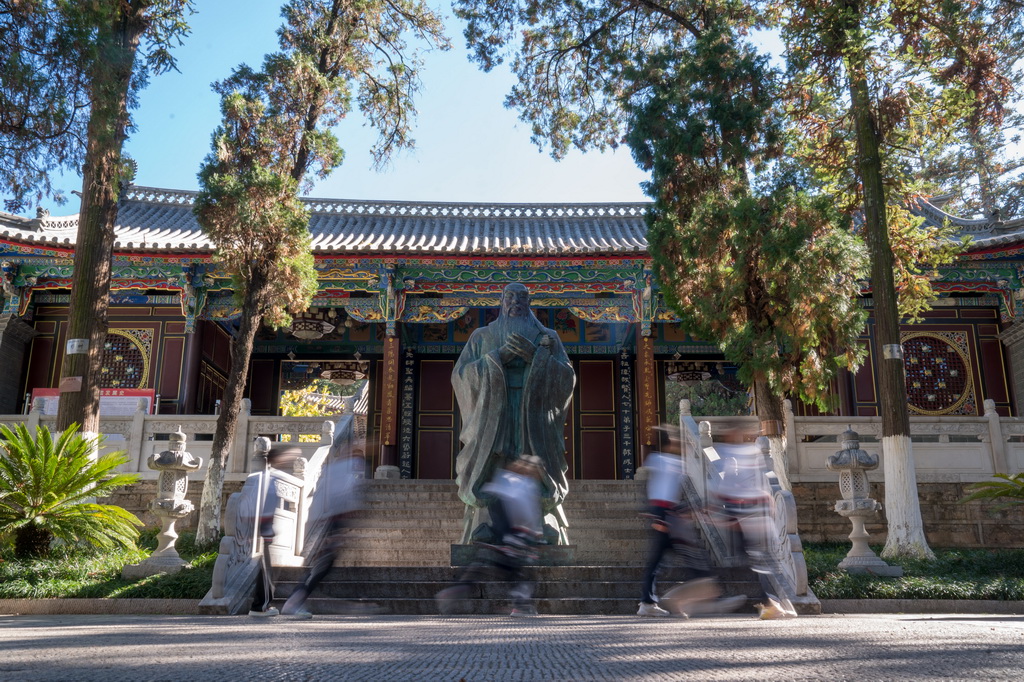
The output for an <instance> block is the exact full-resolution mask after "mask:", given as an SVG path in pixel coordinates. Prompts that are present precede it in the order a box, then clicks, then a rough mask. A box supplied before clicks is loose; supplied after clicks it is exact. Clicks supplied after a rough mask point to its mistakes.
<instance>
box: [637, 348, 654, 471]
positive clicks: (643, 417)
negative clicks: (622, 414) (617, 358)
mask: <svg viewBox="0 0 1024 682" xmlns="http://www.w3.org/2000/svg"><path fill="white" fill-rule="evenodd" d="M636 347H637V354H636V365H637V369H636V374H637V377H636V384H637V395H638V400H639V402H640V410H639V421H640V424H639V426H640V428H639V430H638V432H637V440H638V441H639V443H640V455H641V457H640V458H639V459H640V464H641V465H643V458H644V457H646V456H647V453H648V452H650V451H651V449H652V446H656V445H657V441H656V440H655V438H654V427H656V426H657V425H658V399H657V395H658V393H657V391H658V384H657V377H656V376H655V371H654V367H655V363H654V339H653V338H651V337H650V336H641V335H640V332H639V330H638V331H637V343H636Z"/></svg>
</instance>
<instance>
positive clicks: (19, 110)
mask: <svg viewBox="0 0 1024 682" xmlns="http://www.w3.org/2000/svg"><path fill="white" fill-rule="evenodd" d="M79 28H82V27H81V26H79V25H77V24H70V23H69V22H67V21H66V20H65V17H64V16H63V13H62V12H61V11H60V8H59V7H58V6H57V4H56V3H52V2H49V3H47V2H25V1H24V0H0V190H2V191H3V192H4V193H5V194H7V195H8V198H7V199H6V201H5V206H6V208H7V210H9V211H20V210H22V209H23V208H25V206H26V204H27V203H29V202H30V201H31V200H32V199H34V200H36V201H41V200H42V199H43V198H44V197H46V196H53V197H54V198H55V199H56V200H57V201H58V202H60V201H64V197H63V194H62V193H61V192H60V191H58V190H55V189H54V188H53V186H52V185H51V183H50V173H51V172H55V171H58V170H60V169H62V168H73V167H75V166H77V165H81V163H82V155H83V152H84V148H83V146H82V144H81V140H83V139H84V138H85V135H86V129H85V127H86V122H87V120H88V113H89V87H88V86H89V83H88V79H87V73H86V71H87V69H86V66H85V63H84V62H85V55H84V54H82V52H81V51H79V50H76V49H71V48H70V45H75V44H77V43H78V42H79V41H77V40H67V39H66V38H65V36H66V35H67V34H68V33H70V32H72V31H75V30H76V29H79Z"/></svg>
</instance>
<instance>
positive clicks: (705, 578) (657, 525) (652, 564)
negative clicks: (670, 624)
mask: <svg viewBox="0 0 1024 682" xmlns="http://www.w3.org/2000/svg"><path fill="white" fill-rule="evenodd" d="M657 430H658V433H659V435H660V437H661V439H662V445H661V450H660V451H658V452H652V453H651V454H649V455H648V456H647V458H646V459H645V460H644V469H646V470H647V473H648V477H647V511H646V513H645V514H644V516H645V517H646V518H648V519H650V528H649V530H648V538H649V542H648V551H647V562H646V564H645V566H644V575H643V582H642V585H641V591H640V604H639V608H638V610H637V615H638V616H644V617H665V616H669V615H671V614H672V613H676V614H678V615H680V616H684V617H685V616H686V615H687V612H688V611H696V610H698V609H699V610H701V611H711V610H718V611H731V610H733V609H734V608H736V607H737V606H739V605H740V604H741V603H743V602H745V601H746V597H745V596H743V597H734V598H729V599H727V600H718V599H717V598H718V596H719V595H720V594H721V588H720V587H719V586H718V581H717V580H716V578H715V576H714V574H713V572H712V570H711V564H710V560H709V557H708V553H707V550H706V549H705V548H704V545H703V543H702V541H701V539H700V534H699V532H698V528H697V518H696V515H697V514H698V513H699V510H696V509H693V508H692V507H691V506H690V504H689V502H688V501H686V499H685V497H684V486H685V483H686V473H685V471H684V467H683V460H682V457H681V455H680V448H679V444H680V443H679V432H678V429H676V428H675V427H673V426H671V425H667V424H666V425H662V426H660V427H658V429H657ZM666 555H670V556H672V557H673V558H675V559H676V560H677V561H678V563H680V564H681V565H682V567H683V569H684V571H685V573H686V581H685V582H684V583H683V584H681V585H679V586H677V587H675V588H673V589H672V590H670V591H669V592H668V593H666V595H665V600H664V602H665V606H668V607H669V608H667V609H666V608H663V606H662V605H661V600H659V598H658V594H657V577H658V573H659V571H660V570H661V568H662V567H663V565H664V564H665V563H666ZM716 600H717V601H716Z"/></svg>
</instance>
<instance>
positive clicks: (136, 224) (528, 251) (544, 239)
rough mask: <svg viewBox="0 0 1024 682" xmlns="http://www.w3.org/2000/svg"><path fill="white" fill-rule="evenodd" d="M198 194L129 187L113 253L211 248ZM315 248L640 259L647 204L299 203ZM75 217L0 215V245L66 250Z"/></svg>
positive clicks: (353, 251) (320, 250)
mask: <svg viewBox="0 0 1024 682" xmlns="http://www.w3.org/2000/svg"><path fill="white" fill-rule="evenodd" d="M195 196H196V193H195V192H186V191H177V190H163V189H155V188H149V187H132V188H131V189H130V190H128V191H127V192H126V195H125V197H124V198H123V199H122V203H121V207H120V209H119V210H118V216H117V226H116V228H115V239H116V243H115V248H117V249H118V250H121V251H124V250H129V251H131V250H140V251H165V250H172V251H210V250H212V246H211V244H210V241H209V240H208V239H207V238H206V236H205V235H203V233H202V230H200V228H199V224H198V223H197V222H196V219H195V216H193V214H192V203H193V201H194V200H195ZM305 201H306V203H307V205H308V206H309V209H310V224H309V228H310V232H312V235H313V251H314V252H318V253H338V254H345V253H351V254H378V253H389V254H390V253H399V254H442V253H449V254H466V255H470V254H508V255H555V254H643V253H646V252H647V239H646V236H645V235H646V232H647V227H646V225H645V223H644V212H645V210H646V205H645V204H469V203H466V204H461V203H460V204H454V203H451V204H450V203H423V202H405V201H345V200H333V199H306V200H305ZM77 229H78V216H77V215H73V216H67V217H61V218H51V217H44V218H41V219H36V220H30V219H27V218H21V217H18V216H13V215H9V214H4V213H0V238H7V239H16V240H19V241H28V242H33V243H41V244H50V245H55V246H61V245H64V246H73V245H74V243H75V236H76V232H77Z"/></svg>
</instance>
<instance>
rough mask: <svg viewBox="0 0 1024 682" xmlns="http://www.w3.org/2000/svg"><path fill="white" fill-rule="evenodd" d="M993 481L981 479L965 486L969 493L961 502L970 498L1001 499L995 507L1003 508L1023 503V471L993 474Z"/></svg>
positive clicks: (969, 500)
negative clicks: (1010, 473)
mask: <svg viewBox="0 0 1024 682" xmlns="http://www.w3.org/2000/svg"><path fill="white" fill-rule="evenodd" d="M992 478H995V479H999V480H995V481H981V482H980V483H972V484H971V485H969V486H967V490H968V491H970V494H969V495H967V496H966V497H964V498H963V499H962V500H960V501H961V502H971V501H972V500H1001V501H1002V504H1000V505H998V506H997V507H996V509H1005V508H1007V507H1011V506H1013V505H1015V504H1024V472H1022V473H1019V474H1014V475H1013V476H1010V475H1009V474H993V476H992Z"/></svg>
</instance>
